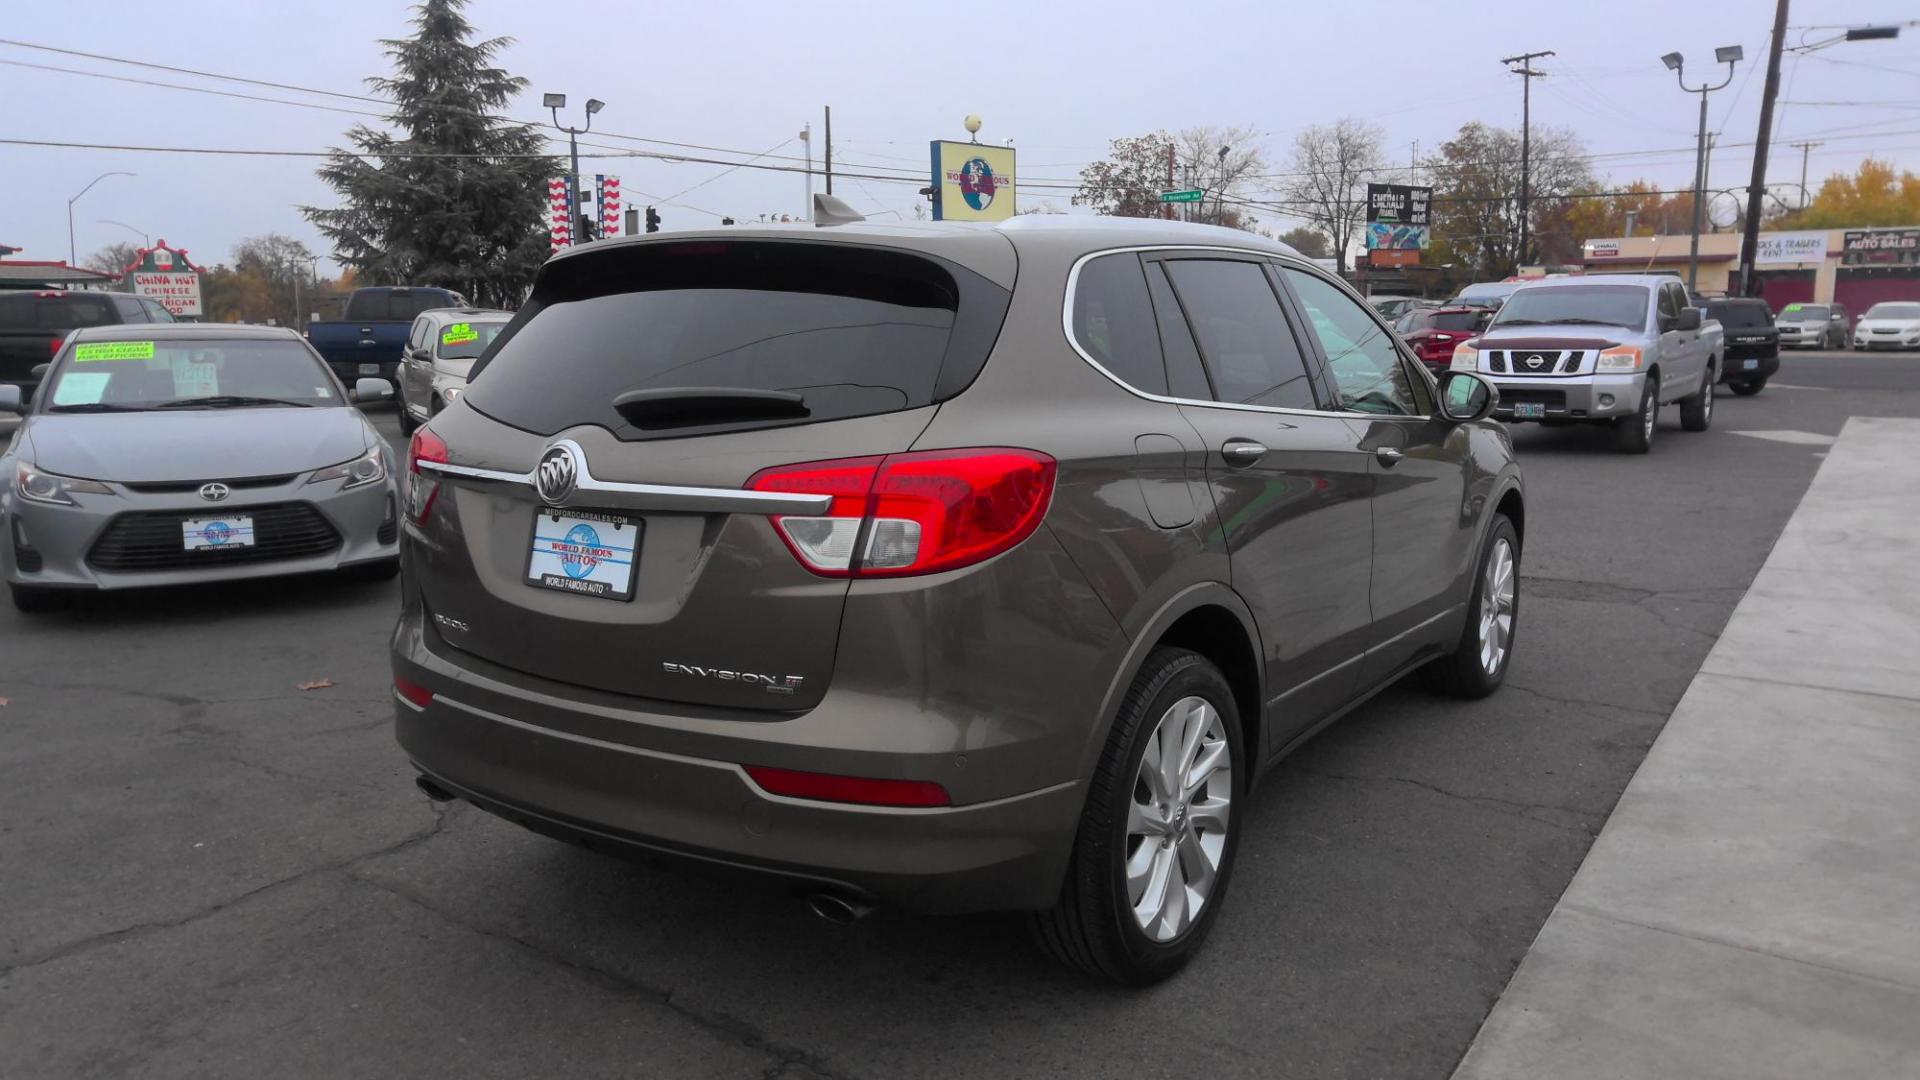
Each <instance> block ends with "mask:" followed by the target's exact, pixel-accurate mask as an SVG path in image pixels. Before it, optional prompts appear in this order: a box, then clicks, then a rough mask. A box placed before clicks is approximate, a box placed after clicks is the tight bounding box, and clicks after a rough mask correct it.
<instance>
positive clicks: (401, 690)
mask: <svg viewBox="0 0 1920 1080" xmlns="http://www.w3.org/2000/svg"><path fill="white" fill-rule="evenodd" d="M393 689H394V692H395V693H397V694H399V695H400V696H401V697H403V698H406V699H407V700H408V701H411V702H413V703H414V704H415V705H418V706H420V707H421V708H423V709H424V708H426V707H427V706H428V705H431V704H433V691H431V690H429V689H427V688H426V687H424V686H421V685H420V684H419V683H411V682H408V681H407V680H405V679H403V678H401V677H400V676H398V675H395V676H394V677H393Z"/></svg>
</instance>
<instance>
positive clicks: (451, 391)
mask: <svg viewBox="0 0 1920 1080" xmlns="http://www.w3.org/2000/svg"><path fill="white" fill-rule="evenodd" d="M463 389H465V387H461V386H443V387H441V388H440V396H441V397H443V398H446V399H447V404H449V405H451V404H453V403H454V402H456V401H458V400H460V391H461V390H463Z"/></svg>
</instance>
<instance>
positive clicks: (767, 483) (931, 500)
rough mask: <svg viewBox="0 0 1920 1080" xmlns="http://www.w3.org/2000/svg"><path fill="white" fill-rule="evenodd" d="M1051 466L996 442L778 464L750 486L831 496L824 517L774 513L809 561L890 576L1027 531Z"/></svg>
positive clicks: (833, 571) (821, 567)
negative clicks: (979, 446) (965, 447)
mask: <svg viewBox="0 0 1920 1080" xmlns="http://www.w3.org/2000/svg"><path fill="white" fill-rule="evenodd" d="M1054 472H1055V463H1054V460H1053V459H1052V458H1050V457H1048V456H1047V455H1045V454H1042V453H1038V452H1036V451H1033V450H1016V449H1008V448H999V447H994V448H987V449H973V450H929V451H923V452H920V453H912V454H894V455H890V456H888V457H885V458H877V457H865V458H844V459H840V460H836V461H814V462H807V463H804V464H800V465H783V466H779V467H776V468H772V469H766V470H763V471H761V472H759V473H757V474H755V475H754V477H753V479H752V480H751V481H750V482H749V484H748V486H749V487H751V488H753V490H755V491H790V492H804V493H809V494H819V495H832V496H833V505H832V506H831V507H830V508H829V509H828V510H827V512H826V513H825V514H823V515H820V516H817V517H801V516H795V515H780V516H775V517H774V518H773V524H774V528H775V531H777V532H778V533H779V534H780V538H781V539H782V540H784V541H786V544H787V547H788V548H789V549H791V550H792V551H793V554H794V557H795V558H797V559H799V560H800V562H801V565H803V566H805V567H806V568H807V569H809V570H811V571H813V572H814V573H816V574H820V575H823V576H826V577H897V576H902V575H907V574H931V573H936V572H938V571H941V570H953V569H957V568H959V567H962V566H970V565H972V564H974V563H977V562H981V561H984V560H986V559H990V558H992V557H993V556H995V555H998V554H1000V553H1001V552H1003V551H1006V550H1008V549H1009V548H1012V547H1013V546H1014V545H1016V544H1018V543H1020V541H1022V540H1025V539H1026V538H1027V537H1028V536H1031V535H1032V534H1033V531H1034V530H1035V529H1037V528H1039V526H1040V519H1041V518H1043V517H1045V516H1046V512H1047V502H1048V500H1049V499H1050V498H1051V497H1052V495H1053V479H1054ZM856 547H857V548H858V549H859V550H858V552H857V557H856V550H855V549H856Z"/></svg>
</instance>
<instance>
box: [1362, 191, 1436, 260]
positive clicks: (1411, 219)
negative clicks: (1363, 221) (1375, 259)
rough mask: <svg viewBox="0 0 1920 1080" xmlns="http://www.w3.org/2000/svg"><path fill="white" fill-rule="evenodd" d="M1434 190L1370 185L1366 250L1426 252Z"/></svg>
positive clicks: (1428, 241) (1429, 239) (1429, 240)
mask: <svg viewBox="0 0 1920 1080" xmlns="http://www.w3.org/2000/svg"><path fill="white" fill-rule="evenodd" d="M1432 208H1433V189H1432V188H1430V187H1411V186H1409V185H1407V184H1368V185H1367V232H1366V236H1367V250H1368V251H1425V250H1427V246H1428V245H1429V243H1431V237H1430V236H1429V235H1428V229H1429V226H1430V225H1431V224H1432V220H1433V214H1432Z"/></svg>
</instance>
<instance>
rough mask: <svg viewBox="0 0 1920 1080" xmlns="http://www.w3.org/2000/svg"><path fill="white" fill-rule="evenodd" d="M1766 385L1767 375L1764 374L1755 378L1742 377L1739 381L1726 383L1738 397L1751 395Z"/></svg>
mask: <svg viewBox="0 0 1920 1080" xmlns="http://www.w3.org/2000/svg"><path fill="white" fill-rule="evenodd" d="M1766 385H1767V377H1766V376H1765V375H1762V376H1761V377H1759V378H1757V379H1742V380H1740V381H1739V382H1730V383H1728V384H1727V386H1728V388H1730V389H1731V390H1732V391H1733V392H1734V394H1735V395H1736V396H1738V397H1752V396H1753V395H1755V394H1757V393H1759V392H1760V391H1761V390H1762V389H1763V388H1765V386H1766Z"/></svg>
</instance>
